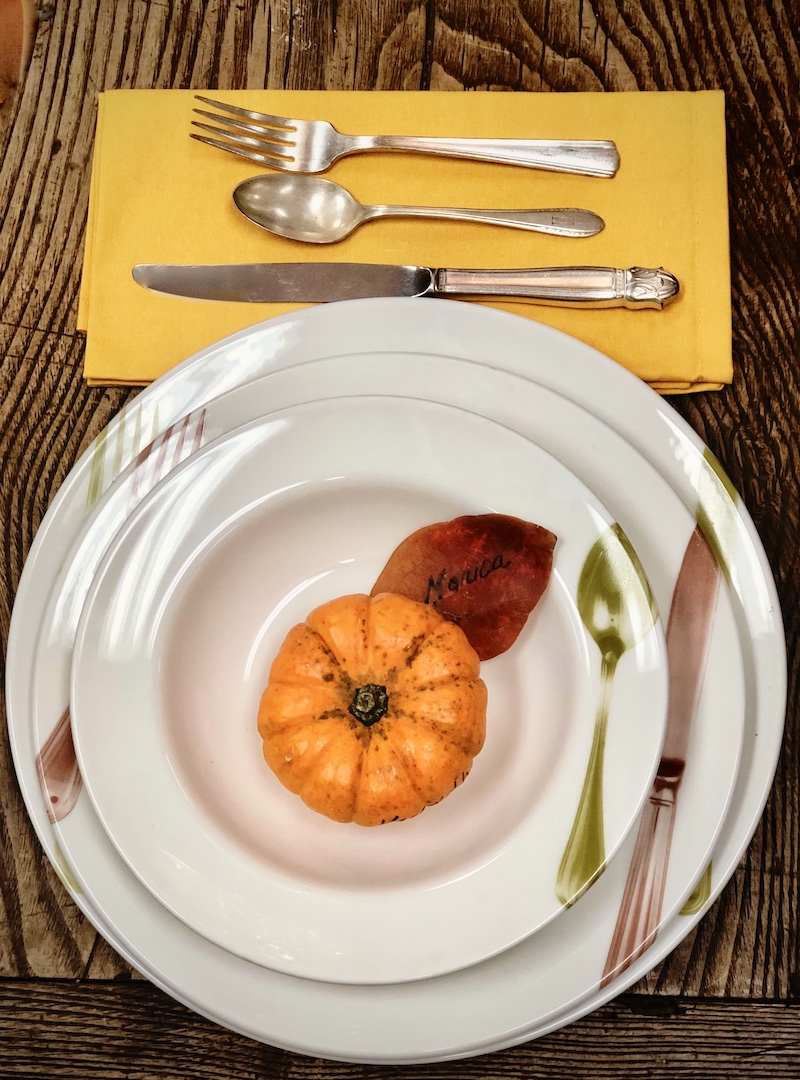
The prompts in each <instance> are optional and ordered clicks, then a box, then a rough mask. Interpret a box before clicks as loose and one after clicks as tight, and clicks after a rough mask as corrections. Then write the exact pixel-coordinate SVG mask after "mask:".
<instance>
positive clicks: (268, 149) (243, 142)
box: [192, 120, 294, 160]
mask: <svg viewBox="0 0 800 1080" xmlns="http://www.w3.org/2000/svg"><path fill="white" fill-rule="evenodd" d="M192 127H197V128H200V129H201V131H208V132H210V133H211V134H212V135H218V136H222V138H223V139H230V141H231V142H232V143H235V144H236V145H237V146H250V147H252V148H253V149H254V150H260V151H262V152H263V153H265V154H274V155H275V157H284V158H286V159H287V160H290V159H291V154H290V153H289V152H288V151H289V150H291V147H292V146H293V145H294V143H292V144H289V145H288V146H287V145H286V144H285V143H276V144H275V145H273V142H272V140H271V139H252V138H250V136H248V135H237V134H236V133H235V132H233V131H226V130H225V129H224V128H218V127H212V125H211V124H201V123H200V122H199V121H198V120H192Z"/></svg>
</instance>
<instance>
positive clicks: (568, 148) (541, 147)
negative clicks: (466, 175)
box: [342, 135, 619, 177]
mask: <svg viewBox="0 0 800 1080" xmlns="http://www.w3.org/2000/svg"><path fill="white" fill-rule="evenodd" d="M343 139H344V143H343V147H342V149H343V152H344V153H345V154H352V153H356V152H357V151H360V150H405V151H406V152H409V151H410V152H412V153H418V154H439V155H441V156H442V157H455V158H469V159H471V160H473V161H493V162H496V163H497V164H499V165H524V166H526V167H527V168H529V169H545V170H547V171H549V172H564V173H578V174H579V175H581V176H605V177H611V176H614V175H615V174H616V172H617V169H618V168H619V152H618V151H617V147H616V144H615V143H613V142H610V141H608V140H592V139H570V140H563V141H557V140H555V139H444V138H431V137H417V136H414V135H348V136H343Z"/></svg>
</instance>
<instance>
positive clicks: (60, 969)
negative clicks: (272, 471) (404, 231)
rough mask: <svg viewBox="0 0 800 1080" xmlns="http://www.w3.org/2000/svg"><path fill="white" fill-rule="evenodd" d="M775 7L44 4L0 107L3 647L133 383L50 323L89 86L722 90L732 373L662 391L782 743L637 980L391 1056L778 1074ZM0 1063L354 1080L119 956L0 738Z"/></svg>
mask: <svg viewBox="0 0 800 1080" xmlns="http://www.w3.org/2000/svg"><path fill="white" fill-rule="evenodd" d="M799 54H800V11H798V8H797V0H790V2H788V3H787V2H785V0H769V2H767V3H764V4H763V5H762V4H758V3H746V2H745V0H728V2H727V3H724V4H723V3H722V2H721V0H707V2H706V0H685V2H684V3H682V4H680V5H675V4H668V3H664V2H663V0H641V2H639V0H637V2H633V0H593V2H588V0H549V2H546V0H516V2H511V0H494V2H492V3H485V4H481V3H479V2H478V0H372V2H367V0H364V2H362V3H359V2H358V0H317V2H314V3H312V2H311V0H306V2H305V3H303V2H302V0H298V2H297V3H292V2H291V0H285V2H283V0H279V2H277V3H270V4H267V3H264V2H263V0H238V2H237V3H236V4H228V3H225V2H221V0H208V2H206V3H198V2H196V0H176V2H175V3H166V2H162V3H150V2H148V0H62V2H60V3H58V4H53V5H44V6H43V7H42V9H41V19H40V23H39V27H38V33H37V36H36V41H35V48H34V52H33V57H32V61H31V64H30V67H29V70H28V74H27V78H26V80H25V82H24V84H23V85H22V86H21V87H20V89H19V91H18V92H17V93H16V94H15V95H12V97H11V98H10V99H9V100H7V101H6V103H5V105H4V106H3V108H2V110H0V142H1V143H2V151H3V157H2V163H0V223H2V237H1V240H0V267H2V284H1V285H0V305H1V307H0V311H1V312H2V315H1V316H0V390H1V392H0V420H1V421H2V423H1V424H0V450H1V451H2V457H1V458H0V460H1V461H2V474H1V475H0V521H2V581H1V582H0V632H2V638H3V646H4V649H3V655H4V656H5V644H6V641H7V636H8V628H9V619H10V613H11V607H12V604H13V600H14V594H15V589H16V586H17V583H18V581H19V576H20V572H21V570H22V566H23V563H24V561H25V558H26V555H27V553H28V551H29V549H30V546H31V542H32V540H33V537H34V535H35V533H36V529H37V526H38V525H39V523H40V521H41V519H42V516H43V514H44V513H45V511H46V509H47V506H48V504H49V502H50V500H51V499H52V498H53V496H54V494H55V493H56V491H57V490H58V487H59V485H60V483H61V482H62V481H63V479H64V477H65V476H66V474H67V472H68V470H69V469H70V467H71V466H72V464H73V462H74V461H75V460H76V458H77V457H78V455H79V454H80V453H81V452H82V450H83V449H84V448H85V447H86V446H87V444H88V443H89V442H90V440H91V439H92V438H93V437H94V436H95V435H96V434H97V433H98V432H99V431H100V430H101V428H102V427H103V426H104V425H105V424H106V423H107V422H108V421H109V419H110V418H111V417H112V416H113V415H114V414H115V413H116V412H117V411H118V410H119V409H120V408H121V406H122V405H123V404H124V403H125V402H126V401H127V400H129V399H130V398H131V397H132V396H133V393H134V391H126V390H120V389H113V390H108V389H87V387H86V385H85V384H84V382H83V381H82V367H81V362H82V356H83V350H84V341H83V339H82V337H81V336H80V335H79V334H77V333H76V330H75V322H76V304H77V298H78V286H79V280H80V257H81V251H82V246H83V241H84V231H85V223H86V212H87V200H88V190H89V174H90V162H91V153H92V140H93V131H94V116H95V107H96V94H97V92H98V91H100V90H104V89H109V88H112V87H192V88H211V87H238V88H243V87H262V86H264V87H270V88H278V87H287V88H329V89H350V88H353V89H429V88H430V89H447V90H453V91H455V92H459V91H464V90H477V91H489V90H491V91H497V90H512V91H513V90H527V91H566V90H571V91H575V90H581V91H583V90H589V91H613V92H620V91H636V90H648V89H657V90H671V89H678V90H686V89H690V90H699V89H709V88H722V89H724V90H725V91H726V94H727V123H728V137H729V185H730V222H731V240H732V247H731V259H732V281H733V310H734V342H733V344H734V359H735V367H736V375H735V379H734V383H733V386H731V387H729V388H726V389H725V390H723V391H721V392H718V393H707V394H696V395H692V396H688V397H683V398H673V399H672V402H673V404H674V405H675V406H676V408H677V409H678V410H679V411H680V412H681V414H682V415H683V416H684V417H686V419H687V420H688V421H689V423H690V424H691V425H692V426H693V427H694V428H695V429H696V430H697V431H698V432H699V433H700V434H701V435H702V437H703V438H704V439H705V440H706V442H707V443H708V444H709V445H710V446H711V448H712V449H713V450H714V452H715V453H716V454H717V455H718V457H719V458H720V459H721V460H722V462H723V463H724V464H725V466H726V467H727V469H728V472H729V473H730V475H731V477H732V479H733V481H734V483H735V484H736V486H737V487H738V489H739V491H740V493H741V495H742V497H743V499H744V502H745V503H746V505H747V506H748V508H749V510H750V512H751V514H752V515H753V517H754V519H755V522H756V525H757V527H758V528H759V530H760V532H761V535H762V537H763V541H764V544H765V546H766V550H767V553H768V555H769V558H770V560H771V563H772V566H773V569H774V572H775V575H776V578H777V584H778V589H779V592H780V596H781V601H782V604H783V609H784V616H785V621H786V630H787V637H788V647H789V674H790V683H789V708H788V721H787V730H786V738H785V749H784V752H783V754H782V756H781V759H780V762H779V766H778V772H777V778H776V781H775V785H774V790H773V792H772V795H771V797H770V800H769V803H768V805H767V808H766V812H765V814H764V818H763V821H762V823H761V825H760V827H759V829H758V831H757V833H756V835H755V838H754V840H753V842H752V844H751V846H750V849H749V851H748V853H747V855H746V857H745V858H744V860H743V861H742V863H741V865H740V866H739V868H738V870H737V871H736V873H735V875H734V877H733V879H732V880H731V882H730V884H729V885H728V887H727V888H726V889H725V891H724V892H723V894H722V896H721V897H720V898H719V900H718V901H717V903H716V904H715V905H714V907H713V909H712V910H711V911H710V912H709V914H708V915H707V916H706V917H705V919H703V920H702V922H701V923H700V924H699V925H698V927H697V928H696V930H695V931H694V932H693V933H691V934H690V935H689V937H688V938H687V939H686V941H685V942H684V943H683V944H682V945H681V946H680V948H678V949H677V950H676V952H675V953H674V954H672V955H671V956H670V957H668V959H666V960H665V961H664V962H663V963H662V964H661V965H660V966H659V967H658V968H657V969H656V970H655V971H653V972H652V973H651V974H650V975H649V976H648V977H647V978H645V979H643V980H642V981H641V982H640V983H639V984H638V985H637V986H635V987H633V988H632V990H631V991H630V992H629V993H627V994H625V995H624V996H622V997H620V998H618V999H617V1000H616V1001H614V1002H613V1003H612V1004H610V1005H608V1006H606V1007H605V1008H603V1009H601V1010H600V1011H598V1012H597V1013H595V1014H594V1015H591V1016H589V1017H587V1018H585V1019H584V1020H581V1021H579V1022H577V1023H575V1024H573V1025H572V1026H570V1027H568V1028H566V1029H564V1030H562V1031H559V1032H556V1033H555V1034H552V1035H549V1036H547V1037H545V1038H543V1039H541V1040H539V1041H535V1042H532V1043H530V1044H528V1045H525V1046H521V1047H518V1048H516V1049H512V1050H507V1051H503V1052H499V1053H496V1054H493V1055H489V1056H486V1057H483V1058H478V1059H473V1060H469V1061H466V1062H462V1063H459V1064H442V1065H436V1066H431V1067H426V1068H424V1069H422V1068H416V1069H410V1068H409V1069H401V1068H392V1069H384V1070H383V1073H384V1075H386V1074H387V1073H389V1074H391V1075H396V1074H399V1073H408V1074H409V1075H412V1074H413V1075H418V1076H419V1075H425V1076H443V1077H444V1076H456V1075H459V1076H461V1075H472V1076H479V1075H484V1076H486V1075H490V1076H497V1077H501V1076H506V1075H507V1076H512V1075H513V1076H518V1075H524V1076H526V1077H542V1078H545V1077H546V1078H548V1080H552V1078H555V1077H565V1078H566V1077H569V1078H570V1080H580V1078H582V1077H593V1078H595V1077H614V1078H615V1080H622V1078H625V1077H631V1078H632V1077H639V1078H642V1077H653V1078H659V1080H667V1078H672V1077H675V1078H677V1077H682V1078H683V1077H686V1078H688V1077H693V1078H703V1080H712V1078H723V1077H724V1078H729V1077H734V1076H736V1077H765V1078H767V1077H769V1078H770V1080H774V1078H778V1077H788V1076H800V1009H797V1008H796V1007H795V1006H796V1003H797V1002H798V1001H800V953H799V951H798V907H799V905H800V887H799V882H798V862H799V861H800V833H798V821H799V820H800V790H799V788H798V735H800V715H799V714H798V708H797V702H796V690H797V680H796V675H797V669H798V659H800V655H799V654H798V646H797V636H798V630H799V629H800V614H799V613H800V602H799V601H800V597H798V588H799V587H800V560H799V559H798V550H799V547H798V489H797V475H798V471H800V461H799V460H798V458H799V457H800V385H799V383H798V379H799V377H800V348H799V346H798V334H797V326H798V323H799V322H800V311H798V306H799V305H798V288H799V287H800V254H799V252H800V237H799V236H798V231H799V230H798V223H799V222H800V198H799V197H798V184H800V157H799V156H798V154H799V153H800V147H799V146H798V131H799V130H800V84H799V81H798V79H799V73H800V60H798V55H799ZM0 759H1V760H0V800H2V828H1V829H0V897H1V898H2V902H1V903H0V977H1V978H0V1010H1V1011H0V1075H2V1076H3V1077H33V1076H37V1077H48V1078H53V1077H75V1078H76V1080H77V1078H80V1080H88V1078H90V1077H92V1078H94V1077H96V1078H98V1080H99V1078H102V1080H115V1078H120V1080H121V1078H123V1077H124V1078H126V1080H134V1078H136V1080H140V1078H145V1077H153V1078H158V1080H178V1078H182V1080H189V1078H192V1080H200V1078H201V1077H207V1078H209V1080H210V1078H213V1080H234V1078H236V1080H239V1078H245V1077H248V1078H250V1077H252V1078H255V1077H265V1076H273V1075H275V1076H277V1075H280V1076H282V1077H287V1078H288V1077H311V1076H314V1077H324V1078H325V1080H334V1078H335V1077H368V1076H373V1075H377V1073H378V1070H377V1069H373V1068H368V1067H362V1066H348V1065H342V1064H333V1063H330V1062H321V1061H313V1060H310V1059H306V1058H303V1057H299V1056H296V1055H293V1054H290V1053H285V1052H282V1051H279V1050H276V1049H274V1048H271V1047H268V1046H261V1045H259V1044H257V1043H254V1042H250V1041H248V1040H247V1039H244V1038H241V1037H239V1036H237V1035H233V1034H231V1033H229V1032H227V1031H225V1030H223V1029H221V1028H218V1027H216V1026H215V1025H213V1024H211V1023H209V1022H207V1021H205V1020H203V1019H201V1018H200V1017H198V1016H196V1015H195V1014H193V1013H192V1012H190V1011H188V1010H187V1009H185V1008H183V1007H182V1006H180V1005H178V1004H176V1003H175V1002H174V1001H172V1000H171V999H170V998H168V997H167V996H165V995H164V994H163V993H161V992H160V991H159V990H157V989H155V988H154V987H152V986H151V985H150V984H149V983H147V982H146V981H145V980H143V979H142V978H140V977H139V976H138V975H137V974H136V973H135V972H133V971H132V970H131V969H130V968H129V967H128V965H127V964H126V963H124V962H123V961H122V960H121V959H120V958H119V957H118V956H117V955H115V953H114V952H113V951H112V949H111V948H110V947H109V946H108V945H107V944H106V943H105V942H104V941H103V940H102V939H101V938H100V937H98V935H97V934H96V933H95V931H94V930H93V929H92V927H91V926H90V925H89V923H88V922H87V921H86V920H85V919H84V918H83V917H82V916H81V914H80V913H79V911H78V910H77V909H76V907H75V906H74V905H73V903H72V902H71V900H70V898H69V896H68V894H67V892H66V891H65V890H64V888H63V887H62V886H61V884H60V882H59V880H58V878H57V877H56V875H55V873H54V872H53V870H52V868H51V867H50V864H49V863H48V861H47V859H46V858H45V857H44V855H43V854H42V852H41V850H40V848H39V845H38V843H37V841H36V838H35V836H34V833H33V830H32V828H31V826H30V824H29V821H28V818H27V816H26V813H25V809H24V807H23V803H22V800H21V797H20V793H19V789H18V786H17V782H16V779H15V774H14V769H13V765H12V762H11V758H10V753H9V746H8V740H7V738H5V737H4V738H3V739H2V740H0Z"/></svg>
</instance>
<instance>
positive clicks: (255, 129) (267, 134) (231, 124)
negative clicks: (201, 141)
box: [192, 109, 296, 146]
mask: <svg viewBox="0 0 800 1080" xmlns="http://www.w3.org/2000/svg"><path fill="white" fill-rule="evenodd" d="M192 112H194V113H196V114H197V115H198V116H205V117H207V118H208V119H209V120H215V121H216V122H217V124H224V125H225V127H228V128H232V129H233V130H234V131H250V132H252V133H253V134H254V135H260V136H262V137H263V138H264V139H266V140H267V141H268V142H276V143H285V144H286V145H288V146H294V145H295V141H294V139H293V138H292V135H293V134H294V131H295V130H296V129H292V130H289V129H288V128H287V129H284V128H273V127H267V126H266V125H265V124H254V123H252V122H248V121H247V120H234V119H233V118H232V117H228V116H217V114H216V113H211V112H206V110H205V109H192ZM192 123H193V124H197V126H198V127H203V128H206V129H207V130H213V131H222V130H224V129H223V128H221V127H216V128H208V125H207V124H200V123H198V121H197V120H192Z"/></svg>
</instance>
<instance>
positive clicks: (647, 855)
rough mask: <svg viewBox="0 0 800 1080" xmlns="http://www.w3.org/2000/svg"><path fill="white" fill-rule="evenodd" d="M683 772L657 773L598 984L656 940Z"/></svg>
mask: <svg viewBox="0 0 800 1080" xmlns="http://www.w3.org/2000/svg"><path fill="white" fill-rule="evenodd" d="M663 764H664V763H663V762H662V765H663ZM682 774H683V769H682V767H678V768H676V770H675V772H673V773H672V775H667V776H666V777H665V778H663V779H661V778H656V780H655V782H654V784H653V790H652V791H651V793H650V798H649V799H648V801H647V803H646V804H645V808H644V810H643V811H642V818H641V821H640V823H639V832H638V833H637V835H636V844H635V846H634V849H633V857H632V859H631V865H630V869H629V870H628V878H627V881H626V882H625V891H624V893H623V896H622V902H621V904H620V908H619V913H618V915H617V922H616V925H615V927H614V933H613V935H612V938H611V945H610V946H609V950H608V956H607V957H606V963H605V967H604V969H603V977H602V979H601V981H600V989H602V988H603V987H604V986H607V985H608V983H610V982H611V981H612V980H613V979H615V978H616V977H617V976H618V975H621V974H622V972H623V971H625V970H626V969H627V968H629V967H630V966H631V964H632V963H633V962H634V961H635V960H636V959H638V957H640V956H641V955H642V953H643V952H644V951H645V950H646V949H649V947H650V946H651V945H652V944H653V942H654V941H655V938H656V934H657V933H658V928H659V925H660V922H661V908H662V905H663V902H664V886H665V885H666V881H667V866H668V864H669V852H670V847H671V845H672V830H673V826H674V823H675V802H676V796H677V792H678V787H679V786H680V782H681V778H682Z"/></svg>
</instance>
